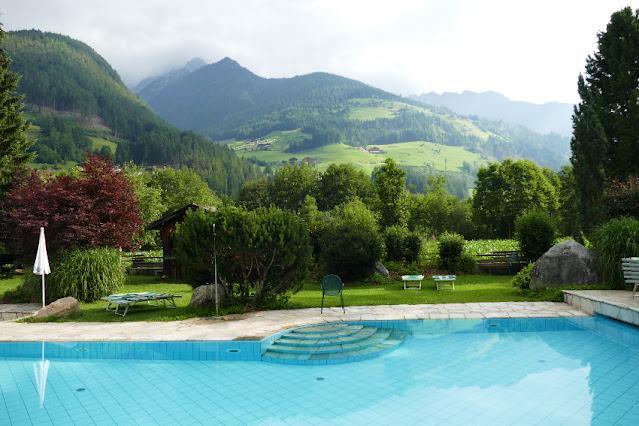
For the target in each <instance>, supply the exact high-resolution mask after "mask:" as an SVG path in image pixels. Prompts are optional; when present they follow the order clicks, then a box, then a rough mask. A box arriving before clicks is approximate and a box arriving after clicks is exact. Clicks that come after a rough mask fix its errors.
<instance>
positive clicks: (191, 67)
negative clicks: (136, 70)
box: [131, 58, 206, 99]
mask: <svg viewBox="0 0 639 426" xmlns="http://www.w3.org/2000/svg"><path fill="white" fill-rule="evenodd" d="M205 65H206V62H204V59H202V58H193V59H191V60H190V61H189V62H187V64H186V65H185V66H184V67H183V68H180V69H175V70H172V71H169V72H168V73H166V74H162V75H159V76H155V77H148V78H145V79H144V80H142V81H141V82H139V83H138V84H137V85H136V86H135V87H133V88H132V89H131V91H132V92H133V93H135V94H137V95H139V96H140V97H142V98H143V99H152V98H153V96H154V94H155V93H156V92H159V91H161V90H162V89H163V88H164V87H166V86H167V85H168V84H170V83H171V82H173V81H175V80H179V79H180V78H182V77H184V76H186V75H188V74H190V73H192V72H193V71H195V70H197V69H199V68H202V67H203V66H205Z"/></svg>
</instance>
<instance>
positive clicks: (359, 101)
mask: <svg viewBox="0 0 639 426" xmlns="http://www.w3.org/2000/svg"><path fill="white" fill-rule="evenodd" d="M347 106H348V108H349V109H348V118H349V119H350V120H360V121H368V120H375V119H378V118H393V117H395V116H396V115H397V114H398V112H399V111H400V110H401V109H402V108H411V109H415V110H419V111H420V112H423V113H425V114H428V115H438V114H437V113H434V112H432V111H430V110H429V109H427V108H420V107H416V106H413V105H408V104H405V103H402V102H397V101H389V100H381V99H370V98H355V99H350V100H348V102H347ZM453 123H454V125H455V127H456V128H457V130H459V131H460V132H461V133H464V134H466V135H473V136H476V137H478V138H481V139H483V140H486V139H488V137H489V135H490V134H489V133H487V132H484V131H482V130H481V129H479V128H478V127H477V126H476V125H475V124H474V123H473V122H472V121H470V120H465V119H461V118H458V119H454V120H453ZM305 137H309V135H305V134H303V133H302V132H301V129H296V130H289V131H276V132H272V133H270V134H268V135H266V136H265V137H264V139H263V140H261V141H259V142H254V141H235V140H230V141H225V142H224V143H225V144H227V145H228V146H229V147H230V148H232V149H233V150H235V152H236V153H237V154H238V155H239V156H242V157H245V158H254V159H256V160H258V161H261V162H266V163H268V164H271V165H272V166H275V167H277V166H279V165H281V164H282V163H283V162H285V161H288V160H289V159H291V158H297V159H298V160H302V159H303V158H306V157H310V158H312V159H313V160H314V161H315V163H316V166H317V168H318V169H319V170H322V171H324V170H326V168H327V167H328V166H329V165H330V164H331V163H338V164H340V163H347V164H351V165H353V166H354V167H356V168H357V169H360V170H364V171H365V172H366V173H372V171H373V170H374V169H375V167H377V166H379V165H381V164H382V163H383V162H384V160H385V159H386V158H387V157H393V158H394V159H395V160H397V162H398V163H399V164H400V165H403V166H417V167H423V166H428V167H431V168H432V169H433V170H436V171H448V172H461V170H460V168H461V167H462V166H463V164H464V162H467V163H469V164H471V165H472V166H475V167H478V166H480V165H482V164H486V163H487V162H488V160H489V159H488V158H486V157H483V156H481V155H480V154H475V153H472V152H469V151H467V150H466V149H465V148H462V147H457V146H447V145H442V144H437V143H432V142H427V141H413V142H401V143H394V144H387V145H378V146H377V147H378V148H380V149H381V150H382V151H383V153H381V154H371V153H369V152H367V151H362V150H361V149H360V147H354V146H349V145H345V144H331V145H325V146H321V147H318V148H313V149H307V150H304V151H299V152H295V153H289V152H286V151H285V150H286V148H288V146H289V145H290V144H291V143H296V142H300V141H301V140H303V139H304V138H305ZM266 144H270V146H268V147H266V148H265V146H266ZM363 148H366V149H370V148H372V145H370V146H364V147H363Z"/></svg>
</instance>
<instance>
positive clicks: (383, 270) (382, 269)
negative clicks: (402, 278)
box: [375, 261, 390, 277]
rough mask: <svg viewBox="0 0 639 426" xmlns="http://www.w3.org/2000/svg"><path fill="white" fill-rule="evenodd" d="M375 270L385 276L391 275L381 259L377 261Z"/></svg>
mask: <svg viewBox="0 0 639 426" xmlns="http://www.w3.org/2000/svg"><path fill="white" fill-rule="evenodd" d="M375 272H376V273H378V274H381V275H383V276H385V277H390V272H388V269H386V267H385V266H384V265H383V264H382V262H380V261H377V262H375Z"/></svg>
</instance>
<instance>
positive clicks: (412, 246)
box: [404, 232, 424, 263]
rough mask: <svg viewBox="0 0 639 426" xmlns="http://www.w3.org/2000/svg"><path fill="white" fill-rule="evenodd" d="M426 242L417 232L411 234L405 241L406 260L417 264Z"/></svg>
mask: <svg viewBox="0 0 639 426" xmlns="http://www.w3.org/2000/svg"><path fill="white" fill-rule="evenodd" d="M423 246H424V241H423V238H422V236H421V235H419V234H418V233H417V232H409V233H408V235H406V238H405V239H404V259H406V261H407V262H410V263H413V262H417V260H418V259H419V255H420V254H421V252H422V247H423Z"/></svg>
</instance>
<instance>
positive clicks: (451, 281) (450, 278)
mask: <svg viewBox="0 0 639 426" xmlns="http://www.w3.org/2000/svg"><path fill="white" fill-rule="evenodd" d="M456 278H457V277H456V276H455V275H433V279H434V280H435V285H437V290H439V286H442V287H451V286H452V287H453V288H452V290H455V279H456Z"/></svg>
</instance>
